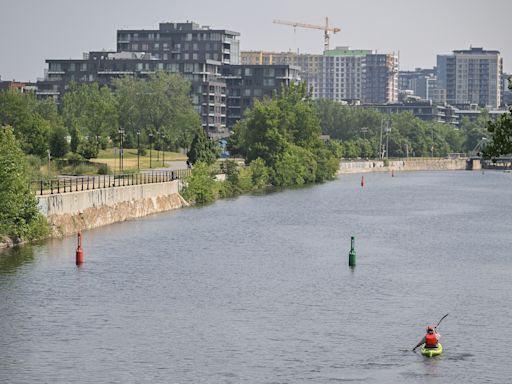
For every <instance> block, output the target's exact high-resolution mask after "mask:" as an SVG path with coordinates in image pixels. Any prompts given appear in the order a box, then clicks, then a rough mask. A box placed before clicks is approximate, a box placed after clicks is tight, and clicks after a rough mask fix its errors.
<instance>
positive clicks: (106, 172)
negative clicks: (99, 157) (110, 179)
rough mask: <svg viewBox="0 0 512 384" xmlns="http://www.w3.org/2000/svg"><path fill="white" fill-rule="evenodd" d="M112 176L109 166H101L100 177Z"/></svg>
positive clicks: (99, 169)
mask: <svg viewBox="0 0 512 384" xmlns="http://www.w3.org/2000/svg"><path fill="white" fill-rule="evenodd" d="M110 174H112V170H111V169H110V167H109V166H108V165H107V164H100V166H99V168H98V175H110Z"/></svg>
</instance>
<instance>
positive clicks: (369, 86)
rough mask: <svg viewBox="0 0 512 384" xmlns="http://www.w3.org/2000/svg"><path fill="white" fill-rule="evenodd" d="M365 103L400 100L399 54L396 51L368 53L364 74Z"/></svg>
mask: <svg viewBox="0 0 512 384" xmlns="http://www.w3.org/2000/svg"><path fill="white" fill-rule="evenodd" d="M362 83H363V86H362V87H363V90H362V100H363V103H364V104H382V103H392V102H395V101H397V100H398V56H397V55H396V54H394V53H387V54H377V53H376V54H371V55H366V57H365V64H364V70H363V76H362Z"/></svg>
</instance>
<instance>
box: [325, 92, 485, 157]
mask: <svg viewBox="0 0 512 384" xmlns="http://www.w3.org/2000/svg"><path fill="white" fill-rule="evenodd" d="M315 107H316V113H317V115H318V117H319V119H320V121H321V127H322V133H323V134H327V135H329V136H330V137H331V139H337V140H341V141H342V142H343V157H345V158H371V157H378V156H379V146H380V145H381V144H383V145H386V144H387V145H388V149H389V153H388V156H390V157H405V156H408V155H409V156H411V155H412V156H431V155H432V152H433V154H434V156H446V155H447V154H448V153H450V152H468V151H470V150H471V149H472V148H473V147H474V146H475V145H476V144H477V143H478V141H480V140H481V138H482V137H484V136H485V134H484V129H485V124H486V122H487V120H488V115H487V114H486V113H485V112H484V113H483V114H482V115H481V116H480V118H479V119H478V120H477V121H476V122H474V123H470V122H469V120H468V119H465V118H463V119H462V121H461V124H460V125H461V129H457V128H456V127H454V126H452V125H450V124H442V123H434V122H428V121H422V120H420V119H419V118H416V117H414V116H413V115H412V114H411V113H409V112H403V113H397V114H391V115H389V114H383V113H379V112H378V111H376V110H373V109H369V108H354V107H349V106H346V105H342V104H340V103H338V102H335V101H330V100H318V101H316V103H315ZM387 127H389V128H391V131H390V132H386V128H387ZM381 139H382V142H381Z"/></svg>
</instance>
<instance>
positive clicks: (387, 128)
mask: <svg viewBox="0 0 512 384" xmlns="http://www.w3.org/2000/svg"><path fill="white" fill-rule="evenodd" d="M390 132H391V127H390V126H389V123H388V125H387V126H386V159H388V158H389V133H390Z"/></svg>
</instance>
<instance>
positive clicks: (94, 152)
mask: <svg viewBox="0 0 512 384" xmlns="http://www.w3.org/2000/svg"><path fill="white" fill-rule="evenodd" d="M77 152H78V154H79V155H80V156H82V157H83V158H84V159H87V160H89V159H92V158H95V157H97V156H98V146H97V143H95V142H93V141H90V140H84V141H82V142H81V143H80V144H79V145H78V149H77Z"/></svg>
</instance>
